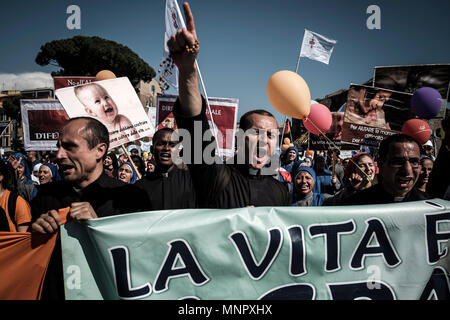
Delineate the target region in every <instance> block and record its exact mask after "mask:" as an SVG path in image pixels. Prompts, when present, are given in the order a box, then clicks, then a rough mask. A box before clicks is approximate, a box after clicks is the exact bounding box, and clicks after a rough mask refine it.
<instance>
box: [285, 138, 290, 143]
mask: <svg viewBox="0 0 450 320" xmlns="http://www.w3.org/2000/svg"><path fill="white" fill-rule="evenodd" d="M283 142H284V144H289V143H290V142H291V139H289V138H284V140H283Z"/></svg>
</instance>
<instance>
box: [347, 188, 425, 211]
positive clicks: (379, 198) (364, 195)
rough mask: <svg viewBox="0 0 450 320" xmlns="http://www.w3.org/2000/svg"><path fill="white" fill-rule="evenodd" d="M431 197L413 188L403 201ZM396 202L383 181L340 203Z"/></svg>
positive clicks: (348, 204) (349, 204)
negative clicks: (383, 184) (384, 186)
mask: <svg viewBox="0 0 450 320" xmlns="http://www.w3.org/2000/svg"><path fill="white" fill-rule="evenodd" d="M428 199H430V197H429V196H428V194H426V193H425V192H423V191H420V190H419V189H416V188H412V189H411V191H409V192H408V193H407V194H406V196H405V197H404V198H403V200H402V201H401V202H409V201H420V200H428ZM386 203H395V201H394V196H393V195H391V194H390V193H388V192H386V191H385V190H384V189H383V187H382V185H381V183H378V184H376V185H374V186H372V187H370V188H367V189H364V190H362V191H359V192H356V193H354V194H353V195H351V196H350V197H348V198H345V199H344V200H343V201H342V202H341V203H340V205H343V206H351V205H365V204H386Z"/></svg>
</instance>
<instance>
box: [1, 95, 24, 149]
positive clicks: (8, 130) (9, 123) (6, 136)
mask: <svg viewBox="0 0 450 320" xmlns="http://www.w3.org/2000/svg"><path fill="white" fill-rule="evenodd" d="M18 95H20V91H18V90H4V91H2V92H1V93H0V134H1V136H0V147H1V150H0V153H2V155H3V153H4V152H7V151H11V146H12V141H13V138H14V122H13V119H11V118H10V117H8V116H7V115H6V112H5V110H4V109H3V101H5V100H6V99H8V98H12V97H14V96H18Z"/></svg>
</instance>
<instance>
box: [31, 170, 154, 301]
mask: <svg viewBox="0 0 450 320" xmlns="http://www.w3.org/2000/svg"><path fill="white" fill-rule="evenodd" d="M40 187H41V188H40V189H39V192H38V195H37V196H36V197H35V198H34V199H33V200H32V202H31V213H32V219H33V221H35V220H36V219H37V218H39V217H40V216H41V214H43V213H46V212H47V211H49V210H58V209H62V208H66V207H70V204H71V203H73V202H89V203H90V204H91V206H92V208H93V209H94V210H95V213H96V214H97V216H98V217H99V218H101V217H106V216H111V215H117V214H122V213H131V212H138V211H145V210H151V208H152V207H151V204H150V201H149V199H148V197H147V194H146V193H145V192H143V191H142V190H141V189H139V188H137V187H136V186H134V185H130V184H125V183H124V182H122V181H119V180H116V179H113V178H110V177H108V176H107V175H106V174H105V173H102V175H101V176H100V177H99V178H98V179H97V180H96V181H94V182H93V183H91V184H90V185H88V186H87V187H85V188H83V189H81V190H80V191H78V192H77V191H75V189H74V188H73V187H72V186H71V185H70V184H68V183H66V182H64V181H58V182H54V183H49V184H46V185H42V186H40ZM42 299H45V300H47V299H49V300H59V299H64V276H63V270H62V256H61V242H60V241H57V242H56V246H55V249H54V250H53V253H52V256H51V259H50V263H49V266H48V269H47V274H46V277H45V281H44V286H43V291H42Z"/></svg>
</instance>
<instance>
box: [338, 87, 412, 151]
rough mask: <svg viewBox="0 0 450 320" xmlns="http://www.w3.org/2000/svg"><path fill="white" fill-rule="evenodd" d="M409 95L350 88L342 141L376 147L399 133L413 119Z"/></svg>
mask: <svg viewBox="0 0 450 320" xmlns="http://www.w3.org/2000/svg"><path fill="white" fill-rule="evenodd" d="M411 97H412V94H409V93H403V92H398V91H392V90H388V89H382V88H377V87H368V86H362V85H355V84H351V85H350V89H349V91H348V95H347V104H346V108H345V113H344V122H343V130H342V141H343V142H346V143H351V144H357V145H366V146H371V147H378V145H379V143H380V142H381V141H382V140H383V139H384V138H386V137H388V136H391V135H394V134H396V133H400V132H401V130H402V126H403V124H404V123H405V122H406V121H407V120H409V119H412V118H415V117H416V116H415V115H414V113H412V111H411V106H410V101H411Z"/></svg>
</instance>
